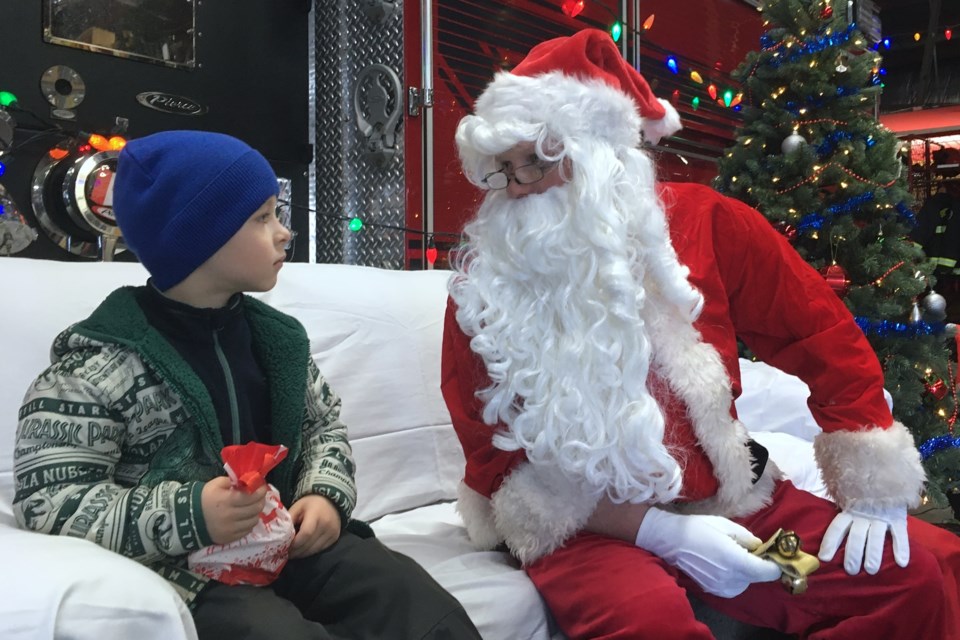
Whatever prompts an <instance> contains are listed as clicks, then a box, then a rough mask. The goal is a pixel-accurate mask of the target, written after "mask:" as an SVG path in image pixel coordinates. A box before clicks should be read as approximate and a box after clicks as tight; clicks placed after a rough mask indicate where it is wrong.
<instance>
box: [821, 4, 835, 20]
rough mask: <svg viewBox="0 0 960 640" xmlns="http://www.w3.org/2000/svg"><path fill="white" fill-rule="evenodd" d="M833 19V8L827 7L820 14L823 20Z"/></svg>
mask: <svg viewBox="0 0 960 640" xmlns="http://www.w3.org/2000/svg"><path fill="white" fill-rule="evenodd" d="M832 17H833V7H831V6H830V5H827V6H826V7H824V8H823V11H821V12H820V18H821V19H822V20H829V19H830V18H832Z"/></svg>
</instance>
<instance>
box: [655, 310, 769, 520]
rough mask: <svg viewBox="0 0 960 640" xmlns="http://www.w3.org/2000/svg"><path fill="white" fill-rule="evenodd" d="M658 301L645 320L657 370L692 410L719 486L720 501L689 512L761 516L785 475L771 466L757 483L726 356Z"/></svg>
mask: <svg viewBox="0 0 960 640" xmlns="http://www.w3.org/2000/svg"><path fill="white" fill-rule="evenodd" d="M656 298H657V296H656V295H652V296H651V300H650V302H648V304H647V308H646V309H645V314H644V315H645V316H647V318H648V327H649V331H650V340H651V342H652V344H653V345H654V350H653V363H652V364H653V367H654V369H655V370H656V371H657V373H658V374H659V375H660V376H661V377H662V379H663V380H665V381H666V382H667V384H669V386H670V388H671V389H673V391H674V392H675V393H676V394H677V395H678V396H679V397H680V399H681V400H683V402H684V404H685V405H686V408H687V415H688V417H689V418H690V422H691V424H692V425H693V431H694V433H695V434H696V436H697V442H698V443H699V444H700V447H701V448H702V449H703V452H704V453H705V454H706V456H707V458H708V459H709V460H710V463H711V464H712V465H713V471H714V475H715V476H716V478H717V481H718V483H719V488H718V490H717V493H716V495H715V496H713V497H712V498H708V499H706V500H701V501H698V502H693V503H687V504H685V505H683V511H685V512H694V513H712V514H716V515H723V516H727V517H739V516H746V515H749V514H751V513H755V512H756V511H758V510H759V509H761V508H763V507H765V506H766V505H768V504H770V499H771V496H772V494H773V486H774V481H775V480H776V479H778V478H779V477H780V473H779V471H778V470H777V469H776V467H775V466H773V465H770V463H769V462H768V466H769V467H770V468H769V469H767V471H766V472H765V473H764V474H763V478H762V479H761V480H760V481H759V482H757V483H756V484H754V483H753V469H752V462H753V461H752V459H751V456H750V449H749V447H748V446H747V440H748V439H749V435H748V434H747V430H746V428H745V427H744V426H743V424H742V423H741V422H740V421H739V420H735V419H734V418H733V417H732V416H731V415H730V409H731V407H732V405H733V393H732V392H731V389H730V386H731V385H730V376H729V375H728V374H727V370H726V368H725V367H724V366H723V361H722V360H721V359H720V354H719V353H718V352H717V350H716V348H714V346H713V345H711V344H707V343H705V342H703V339H702V338H701V337H700V333H699V332H698V331H697V330H696V329H695V328H694V327H693V325H691V324H690V323H689V322H685V321H683V320H682V319H680V318H679V317H677V316H676V315H675V314H673V313H671V312H670V307H669V306H668V305H667V304H666V303H665V302H663V301H659V300H657V299H656ZM681 462H682V461H681Z"/></svg>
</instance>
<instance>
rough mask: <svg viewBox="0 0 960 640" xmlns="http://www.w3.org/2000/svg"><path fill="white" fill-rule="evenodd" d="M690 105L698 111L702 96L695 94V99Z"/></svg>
mask: <svg viewBox="0 0 960 640" xmlns="http://www.w3.org/2000/svg"><path fill="white" fill-rule="evenodd" d="M690 105H691V106H692V107H693V110H694V111H696V110H697V109H699V108H700V96H693V100H691V101H690Z"/></svg>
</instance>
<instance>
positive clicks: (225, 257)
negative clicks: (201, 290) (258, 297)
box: [194, 196, 290, 296]
mask: <svg viewBox="0 0 960 640" xmlns="http://www.w3.org/2000/svg"><path fill="white" fill-rule="evenodd" d="M276 209H277V198H276V197H275V196H271V197H270V199H268V200H267V201H266V202H264V203H263V204H262V205H261V206H260V208H259V209H257V210H256V211H255V212H254V213H253V215H252V216H250V217H249V218H248V219H247V221H246V222H245V223H244V225H243V226H242V227H240V230H239V231H237V232H236V233H235V234H234V235H233V237H232V238H230V240H229V241H228V242H227V244H225V245H223V246H222V247H220V249H219V250H218V251H217V252H216V253H215V254H213V255H212V256H210V258H209V259H208V260H207V261H206V262H204V263H203V264H202V265H200V267H199V268H198V269H197V270H196V271H195V272H194V274H196V275H199V276H200V277H202V278H203V279H204V280H205V281H206V283H207V286H208V287H210V288H214V289H216V290H218V291H220V292H222V293H226V294H227V295H228V296H229V295H232V294H234V293H239V292H241V291H269V290H270V289H272V288H273V287H274V285H276V284H277V274H278V273H279V272H280V268H281V267H282V266H283V262H284V260H286V258H287V254H286V251H285V250H284V247H285V246H286V244H287V243H288V242H290V231H289V230H288V229H287V228H286V227H284V226H283V225H282V224H281V223H280V220H279V219H278V218H277V214H276Z"/></svg>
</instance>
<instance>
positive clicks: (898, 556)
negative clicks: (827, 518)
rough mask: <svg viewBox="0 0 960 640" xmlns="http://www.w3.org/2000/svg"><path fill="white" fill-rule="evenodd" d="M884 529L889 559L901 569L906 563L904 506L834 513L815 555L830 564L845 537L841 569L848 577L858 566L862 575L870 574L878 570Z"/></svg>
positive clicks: (908, 546) (905, 512)
mask: <svg viewBox="0 0 960 640" xmlns="http://www.w3.org/2000/svg"><path fill="white" fill-rule="evenodd" d="M888 530H889V531H890V538H891V540H892V542H893V559H894V560H895V561H896V563H897V564H898V565H900V566H901V567H905V566H907V564H909V563H910V541H909V540H908V539H907V508H906V507H886V508H881V507H869V506H860V507H850V508H848V509H844V510H843V511H841V512H840V513H838V514H837V516H836V517H835V518H834V519H833V522H831V523H830V526H829V527H827V531H826V533H824V534H823V542H821V543H820V553H819V554H818V556H819V558H820V559H821V560H823V561H824V562H830V561H831V560H833V556H834V555H835V554H836V553H837V549H839V548H840V544H841V543H842V542H843V539H844V538H846V539H847V550H846V554H845V555H844V557H843V568H844V569H845V570H846V572H847V573H849V574H850V575H852V576H854V575H857V574H858V573H860V565H861V563H862V564H863V568H864V569H865V570H866V572H867V573H869V574H870V575H874V574H876V573H877V572H878V571H880V563H881V561H882V560H883V544H884V541H885V540H886V537H887V531H888ZM848 532H849V533H848Z"/></svg>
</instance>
